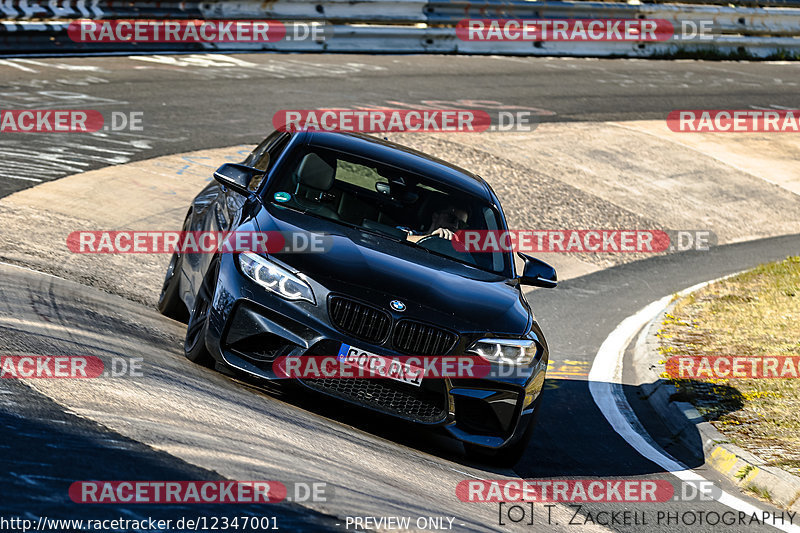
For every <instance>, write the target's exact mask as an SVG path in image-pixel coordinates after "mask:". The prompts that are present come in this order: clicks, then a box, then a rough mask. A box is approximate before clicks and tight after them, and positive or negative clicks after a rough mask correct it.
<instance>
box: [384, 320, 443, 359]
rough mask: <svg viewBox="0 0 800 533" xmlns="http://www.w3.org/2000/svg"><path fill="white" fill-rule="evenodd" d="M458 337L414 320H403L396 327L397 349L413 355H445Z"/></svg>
mask: <svg viewBox="0 0 800 533" xmlns="http://www.w3.org/2000/svg"><path fill="white" fill-rule="evenodd" d="M456 340H458V337H457V336H456V335H455V334H454V333H451V332H449V331H446V330H443V329H440V328H437V327H435V326H429V325H428V324H423V323H422V322H415V321H413V320H401V321H400V322H398V323H397V325H396V326H395V328H394V337H393V339H392V342H393V343H394V347H395V349H397V350H398V351H401V352H403V353H407V354H411V355H445V354H447V352H449V351H450V350H452V349H453V345H454V344H455V343H456Z"/></svg>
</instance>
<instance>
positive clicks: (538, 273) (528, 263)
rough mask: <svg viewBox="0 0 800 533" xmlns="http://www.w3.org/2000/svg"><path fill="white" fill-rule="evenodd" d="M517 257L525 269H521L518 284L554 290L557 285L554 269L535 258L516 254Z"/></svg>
mask: <svg viewBox="0 0 800 533" xmlns="http://www.w3.org/2000/svg"><path fill="white" fill-rule="evenodd" d="M517 253H518V255H519V256H520V257H521V258H522V260H523V261H525V267H524V268H523V269H522V275H521V276H520V277H519V282H520V283H522V284H523V285H533V286H534V287H546V288H548V289H552V288H554V287H555V286H556V285H558V277H557V276H556V269H555V268H553V267H551V266H550V265H548V264H547V263H545V262H544V261H541V260H539V259H536V258H535V257H531V256H529V255H525V254H523V253H520V252H517Z"/></svg>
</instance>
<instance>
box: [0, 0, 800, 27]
mask: <svg viewBox="0 0 800 533" xmlns="http://www.w3.org/2000/svg"><path fill="white" fill-rule="evenodd" d="M675 3H676V1H675V0H644V2H642V5H641V6H640V5H639V4H635V5H634V4H625V3H619V2H602V1H599V2H598V1H591V0H589V1H585V0H577V1H573V2H547V1H535V0H483V1H481V0H478V1H468V0H429V1H427V2H426V1H420V0H273V1H270V2H262V1H258V0H245V1H228V0H209V1H206V2H197V1H195V2H175V1H172V2H169V1H167V2H140V1H136V2H132V1H131V2H120V1H118V0H116V1H115V0H59V1H53V0H0V17H2V18H5V19H6V20H19V21H24V20H37V19H49V20H53V19H73V18H93V19H101V18H140V19H143V18H153V19H162V18H170V19H181V18H183V19H200V18H209V19H210V18H255V17H260V18H271V19H277V20H288V19H293V20H294V19H303V20H333V21H335V20H340V21H367V22H377V21H386V22H396V21H403V22H412V21H416V22H425V21H429V22H434V21H436V20H442V19H443V18H446V19H447V20H451V21H452V20H454V19H456V20H457V19H460V18H464V17H486V18H500V17H508V18H514V17H519V18H522V17H536V16H552V17H555V16H562V15H559V14H558V9H559V7H558V4H570V5H574V6H573V7H567V6H562V7H561V9H563V10H573V11H572V12H574V13H584V14H585V15H586V16H594V14H596V15H597V16H600V17H609V16H610V13H612V12H614V11H617V12H619V13H620V14H623V15H624V14H625V13H626V12H632V11H636V10H637V9H640V8H641V7H643V6H648V5H650V6H653V5H672V4H675ZM679 3H680V4H681V5H682V6H687V5H695V6H697V5H705V6H714V5H719V6H722V7H726V8H728V9H732V10H739V9H743V8H759V7H761V8H767V7H777V8H789V7H795V8H800V0H733V1H728V0H680V2H679ZM582 4H585V6H584V5H582ZM566 12H567V11H561V13H566ZM548 13H549V15H548Z"/></svg>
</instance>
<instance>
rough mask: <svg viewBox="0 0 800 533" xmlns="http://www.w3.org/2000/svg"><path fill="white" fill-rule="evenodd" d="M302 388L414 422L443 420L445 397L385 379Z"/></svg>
mask: <svg viewBox="0 0 800 533" xmlns="http://www.w3.org/2000/svg"><path fill="white" fill-rule="evenodd" d="M302 382H303V383H305V384H306V386H308V387H310V388H312V389H314V390H318V391H320V392H324V393H327V394H330V395H332V396H336V397H338V398H343V399H345V400H350V401H354V402H356V403H359V404H362V405H365V406H367V407H372V408H373V409H377V410H379V411H383V412H386V413H390V414H394V415H398V416H402V417H403V418H407V419H410V420H413V421H415V422H426V423H435V422H440V421H441V420H443V419H444V418H445V417H446V416H447V411H446V410H445V396H444V394H443V393H437V392H435V391H433V390H430V389H426V388H425V384H424V383H423V386H422V387H413V386H411V385H406V384H403V383H398V382H396V381H392V380H389V379H380V378H375V379H353V378H334V379H304V380H302Z"/></svg>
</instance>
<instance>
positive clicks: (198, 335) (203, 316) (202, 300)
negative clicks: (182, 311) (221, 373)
mask: <svg viewBox="0 0 800 533" xmlns="http://www.w3.org/2000/svg"><path fill="white" fill-rule="evenodd" d="M218 275H219V260H218V259H217V260H214V261H213V262H212V263H211V266H209V268H208V272H207V273H206V275H205V277H204V278H203V283H202V284H201V285H200V290H199V291H198V292H197V297H196V298H195V299H194V308H193V309H192V312H191V313H190V315H189V324H188V326H187V327H186V340H185V341H184V343H183V352H184V354H185V355H186V358H187V359H188V360H189V361H191V362H193V363H197V364H198V365H202V366H207V367H209V368H211V367H213V366H214V358H213V357H212V356H211V353H210V352H209V351H208V348H206V333H207V332H208V317H209V315H210V314H211V301H212V299H213V297H214V289H215V287H216V284H217V276H218Z"/></svg>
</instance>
